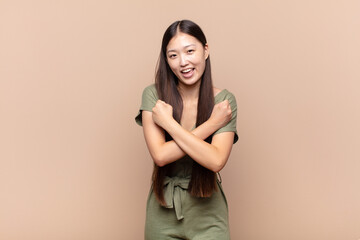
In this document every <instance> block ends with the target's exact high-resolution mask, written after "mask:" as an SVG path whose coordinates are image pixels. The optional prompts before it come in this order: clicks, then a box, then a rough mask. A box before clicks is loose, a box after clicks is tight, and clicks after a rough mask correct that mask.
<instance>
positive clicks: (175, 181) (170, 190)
mask: <svg viewBox="0 0 360 240" xmlns="http://www.w3.org/2000/svg"><path fill="white" fill-rule="evenodd" d="M189 183H190V176H189V177H168V176H167V177H165V179H164V198H165V202H166V206H165V207H166V208H175V213H176V217H177V219H178V220H181V219H183V218H184V216H183V214H182V208H181V194H180V190H181V189H183V190H187V189H188V188H189Z"/></svg>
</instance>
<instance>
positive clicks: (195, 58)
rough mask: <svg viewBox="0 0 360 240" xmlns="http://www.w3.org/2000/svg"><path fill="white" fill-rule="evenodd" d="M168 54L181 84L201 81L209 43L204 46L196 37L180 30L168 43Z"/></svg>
mask: <svg viewBox="0 0 360 240" xmlns="http://www.w3.org/2000/svg"><path fill="white" fill-rule="evenodd" d="M166 55H167V56H166V58H167V61H168V64H169V66H170V68H171V70H172V71H173V72H174V74H175V75H176V76H177V78H178V79H179V84H183V85H187V86H191V85H195V84H199V83H200V80H201V77H202V75H203V73H204V70H205V60H206V59H207V58H208V56H209V52H208V45H207V44H206V45H205V46H203V45H202V44H201V42H200V41H199V40H197V39H196V38H195V37H193V36H190V35H188V34H186V33H181V32H178V33H177V34H176V35H175V36H174V37H173V38H172V39H171V40H170V42H169V44H168V45H167V48H166Z"/></svg>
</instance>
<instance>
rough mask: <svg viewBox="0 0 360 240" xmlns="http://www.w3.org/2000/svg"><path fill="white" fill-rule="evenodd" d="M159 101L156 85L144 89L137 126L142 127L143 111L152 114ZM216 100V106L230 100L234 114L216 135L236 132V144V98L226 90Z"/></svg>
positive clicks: (136, 118) (137, 116)
mask: <svg viewBox="0 0 360 240" xmlns="http://www.w3.org/2000/svg"><path fill="white" fill-rule="evenodd" d="M158 99H159V97H158V94H157V91H156V88H155V84H152V85H150V86H148V87H146V88H145V89H144V91H143V94H142V100H141V106H140V110H139V112H138V114H137V115H136V117H135V121H136V123H137V124H139V125H140V126H142V120H141V112H142V111H143V110H145V111H150V112H152V109H153V107H154V106H155V104H156V102H157V100H158ZM214 100H215V104H217V103H220V102H222V101H224V100H228V101H229V103H230V107H231V112H232V117H231V120H230V122H228V124H227V125H226V126H224V127H222V128H220V129H218V130H217V131H216V132H215V133H214V134H218V133H222V132H234V133H235V136H234V143H236V142H237V140H238V134H237V130H236V118H237V105H236V99H235V96H234V95H233V94H232V93H231V92H229V91H228V90H226V89H224V90H222V91H221V92H219V93H218V94H217V95H216V96H215V99H214Z"/></svg>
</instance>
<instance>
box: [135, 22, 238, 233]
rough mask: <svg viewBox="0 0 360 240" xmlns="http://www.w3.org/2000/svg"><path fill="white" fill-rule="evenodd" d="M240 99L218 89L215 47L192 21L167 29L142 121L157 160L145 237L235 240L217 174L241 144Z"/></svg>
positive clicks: (145, 98)
mask: <svg viewBox="0 0 360 240" xmlns="http://www.w3.org/2000/svg"><path fill="white" fill-rule="evenodd" d="M236 110H237V107H236V101H235V97H234V96H233V95H232V94H231V93H230V92H229V91H227V90H226V89H224V90H220V89H218V88H215V87H213V85H212V79H211V68H210V57H209V46H208V44H207V41H206V38H205V35H204V33H203V32H202V30H201V29H200V27H199V26H198V25H196V24H195V23H194V22H191V21H189V20H182V21H176V22H174V23H173V24H171V25H170V26H169V27H168V29H167V30H166V31H165V33H164V36H163V40H162V46H161V52H160V57H159V62H158V66H157V71H156V77H155V84H154V85H150V86H148V87H146V88H145V90H144V92H143V95H142V104H141V107H140V111H139V114H138V115H137V116H136V118H135V119H136V122H137V123H138V124H139V125H142V126H143V131H144V136H145V141H146V144H147V147H148V149H149V152H150V155H151V157H152V159H153V161H154V163H155V164H154V171H153V178H152V181H153V184H152V188H151V191H150V193H149V197H148V201H147V210H146V224H145V239H146V240H162V239H191V240H196V239H207V240H211V239H214V240H215V239H216V240H225V239H230V234H229V226H228V208H227V202H226V198H225V195H224V192H223V191H222V188H221V182H220V181H219V180H218V178H217V175H216V173H218V172H219V171H220V170H221V169H222V168H223V167H224V166H225V164H226V162H227V160H228V157H229V155H230V152H231V148H232V145H233V143H235V142H236V141H237V138H238V137H237V132H236Z"/></svg>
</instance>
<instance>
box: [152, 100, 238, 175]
mask: <svg viewBox="0 0 360 240" xmlns="http://www.w3.org/2000/svg"><path fill="white" fill-rule="evenodd" d="M219 106H220V108H221V109H222V110H223V111H224V112H226V114H227V116H230V117H229V119H227V121H226V123H227V122H228V121H229V120H230V119H231V108H230V105H229V102H228V101H227V100H226V101H223V102H221V103H220V104H219ZM210 119H211V117H210ZM210 119H209V120H210ZM153 120H154V123H156V124H157V125H159V126H160V127H161V128H163V129H164V130H166V131H167V132H168V133H169V134H170V135H171V136H172V138H173V139H174V141H175V143H176V144H177V145H178V146H179V147H180V148H181V149H182V151H184V152H185V153H186V154H188V155H189V156H190V157H191V158H192V159H194V160H195V161H196V162H198V163H199V164H200V165H202V166H204V167H206V168H208V169H210V170H212V171H214V172H218V171H220V170H221V169H222V168H223V167H224V166H225V164H226V162H227V159H228V157H229V155H230V152H231V148H232V144H233V140H234V133H233V132H224V133H220V134H217V135H215V136H214V137H213V140H212V142H211V144H209V143H207V142H205V141H203V140H202V139H201V138H199V137H198V136H196V135H194V134H192V133H191V132H188V131H187V130H185V129H184V128H182V127H181V126H180V124H179V123H178V122H176V121H175V120H174V119H173V117H172V107H171V106H170V105H168V104H166V103H165V102H163V101H158V102H157V103H156V106H155V107H154V108H153ZM159 145H161V144H159Z"/></svg>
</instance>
